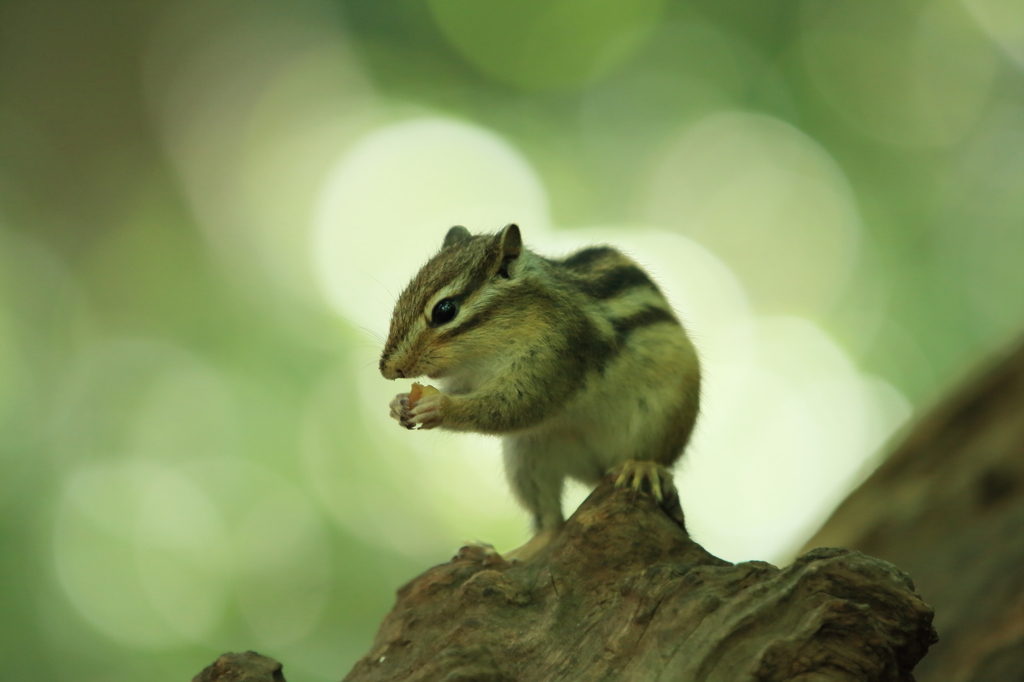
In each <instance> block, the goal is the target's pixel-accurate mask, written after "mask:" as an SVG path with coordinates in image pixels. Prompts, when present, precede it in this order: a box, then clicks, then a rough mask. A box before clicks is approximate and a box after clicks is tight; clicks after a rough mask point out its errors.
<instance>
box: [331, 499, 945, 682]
mask: <svg viewBox="0 0 1024 682" xmlns="http://www.w3.org/2000/svg"><path fill="white" fill-rule="evenodd" d="M931 621H932V611H931V609H930V608H929V607H928V606H927V605H925V604H924V602H922V601H921V599H920V598H919V597H918V596H917V595H916V594H915V593H914V591H913V584H912V583H911V582H910V579H909V578H908V577H907V576H906V574H904V573H903V572H902V571H900V570H899V569H897V568H896V567H895V566H892V565H890V564H888V563H886V562H884V561H880V560H878V559H874V558H871V557H868V556H865V555H863V554H860V553H857V552H850V551H847V550H842V549H818V550H814V551H812V552H809V553H807V554H805V555H804V556H802V557H800V558H799V559H798V560H797V561H796V562H795V563H794V564H793V565H792V566H790V567H788V568H785V569H781V570H780V569H778V568H776V567H774V566H771V565H769V564H767V563H764V562H759V561H755V562H747V563H742V564H736V565H733V564H730V563H727V562H725V561H722V560H721V559H717V558H715V557H713V556H711V555H710V554H708V553H707V552H706V551H705V550H704V549H703V548H702V547H700V545H698V544H696V543H694V542H693V541H692V540H691V539H690V538H689V536H688V535H687V534H686V532H685V531H684V530H683V529H682V528H681V527H680V526H679V525H678V524H677V523H676V522H675V521H673V520H672V518H670V516H669V515H668V514H666V513H665V512H664V511H663V510H662V509H661V508H659V507H658V505H657V504H656V503H655V502H654V501H653V499H652V498H651V497H650V496H648V495H646V494H644V493H640V494H637V493H634V492H632V491H630V490H625V489H615V488H613V487H612V486H610V485H607V484H605V485H602V486H600V487H599V488H598V489H597V490H595V491H594V493H593V494H592V495H591V496H590V498H589V499H588V500H587V501H586V502H585V503H584V504H583V505H582V506H581V507H580V509H579V510H578V511H577V512H576V513H575V514H574V515H573V517H572V518H571V519H570V520H569V522H568V523H567V525H566V527H565V529H564V531H563V532H562V533H561V534H560V535H559V537H558V538H557V539H556V540H555V541H554V542H553V544H552V545H550V546H549V547H548V548H547V549H545V550H544V551H543V552H542V553H541V554H540V555H539V556H538V557H536V558H535V559H534V560H533V561H530V562H527V563H525V564H509V563H507V562H505V561H504V560H502V559H501V558H500V557H497V556H495V555H493V554H491V553H488V552H487V551H486V550H484V549H483V548H480V547H467V548H464V549H463V550H462V551H461V552H460V553H459V555H458V556H456V557H455V558H453V559H452V561H451V562H450V563H448V564H443V565H441V566H436V567H434V568H432V569H430V570H428V571H427V572H426V573H424V574H423V575H421V576H419V577H418V578H416V579H414V580H413V581H412V582H410V583H409V584H407V585H405V586H404V587H402V588H401V589H400V590H399V592H398V600H397V603H396V605H395V607H394V609H393V610H392V611H391V613H390V614H388V616H387V617H386V618H385V620H384V623H383V624H382V626H381V628H380V631H379V632H378V634H377V638H376V640H375V642H374V644H373V647H372V648H371V650H370V652H369V653H368V654H367V655H366V656H365V657H364V658H363V659H362V660H360V661H359V662H358V663H357V664H356V665H355V667H354V668H353V670H352V671H351V672H350V673H349V675H348V676H347V677H346V678H345V680H346V682H370V681H373V682H383V681H385V680H409V681H426V680H448V681H454V680H489V681H492V682H499V681H501V682H505V681H511V680H520V681H525V680H545V681H547V680H644V681H647V680H654V679H661V680H706V681H707V682H715V681H718V680H721V681H726V680H728V681H729V682H735V681H736V680H802V681H806V682H810V681H811V680H850V681H853V680H858V681H865V680H912V679H913V677H912V676H911V670H912V669H913V668H914V665H915V664H916V663H917V662H918V660H920V658H921V657H922V656H924V654H925V652H926V651H927V650H928V647H929V645H930V644H931V643H932V642H933V641H934V636H935V634H934V630H933V629H932V627H931Z"/></svg>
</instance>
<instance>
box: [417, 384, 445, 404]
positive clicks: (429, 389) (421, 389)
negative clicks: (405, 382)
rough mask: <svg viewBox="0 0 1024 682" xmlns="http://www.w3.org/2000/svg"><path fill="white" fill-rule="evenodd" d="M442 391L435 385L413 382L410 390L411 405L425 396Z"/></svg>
mask: <svg viewBox="0 0 1024 682" xmlns="http://www.w3.org/2000/svg"><path fill="white" fill-rule="evenodd" d="M440 392H441V391H439V390H437V389H436V388H434V387H433V386H424V385H423V384H417V383H413V385H412V390H410V391H409V406H410V407H411V406H413V405H415V404H416V401H418V400H419V399H420V398H422V397H423V396H427V395H435V394H437V393H440Z"/></svg>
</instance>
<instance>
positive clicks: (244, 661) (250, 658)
mask: <svg viewBox="0 0 1024 682" xmlns="http://www.w3.org/2000/svg"><path fill="white" fill-rule="evenodd" d="M192 682H285V679H284V675H283V674H282V673H281V664H280V663H278V662H277V661H275V660H274V659H272V658H267V657H266V656H260V655H259V654H258V653H256V652H255V651H246V652H245V653H244V654H224V655H223V656H221V657H220V658H218V659H217V660H216V661H214V662H213V663H212V664H210V665H208V666H206V668H204V669H203V672H201V673H199V674H198V675H196V676H195V677H193V678H192Z"/></svg>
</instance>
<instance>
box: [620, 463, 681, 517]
mask: <svg viewBox="0 0 1024 682" xmlns="http://www.w3.org/2000/svg"><path fill="white" fill-rule="evenodd" d="M607 476H608V478H610V479H611V480H612V481H613V483H614V485H615V487H616V488H626V487H628V488H632V489H633V490H634V491H636V492H643V493H646V494H648V495H653V496H654V499H655V500H657V501H658V505H659V506H661V508H662V509H664V510H665V513H667V514H668V515H669V516H670V517H672V519H673V520H675V521H676V522H677V523H679V525H680V526H682V527H683V528H684V529H685V527H686V526H685V523H684V521H683V511H682V508H681V507H680V506H679V491H678V490H677V489H676V484H675V482H674V481H673V478H672V472H671V471H669V470H668V469H666V468H665V467H663V466H661V465H660V464H658V463H656V462H651V461H646V460H634V459H629V460H626V461H625V462H623V463H622V464H619V465H618V466H615V467H613V468H612V469H610V470H609V471H608V474H607Z"/></svg>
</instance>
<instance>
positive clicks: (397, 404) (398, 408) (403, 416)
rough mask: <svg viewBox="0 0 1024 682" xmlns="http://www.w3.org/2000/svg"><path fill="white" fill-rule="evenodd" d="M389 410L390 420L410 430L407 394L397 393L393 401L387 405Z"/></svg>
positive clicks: (411, 425)
mask: <svg viewBox="0 0 1024 682" xmlns="http://www.w3.org/2000/svg"><path fill="white" fill-rule="evenodd" d="M389 407H390V408H391V418H392V419H394V420H395V421H397V422H398V423H399V424H401V425H402V426H404V427H405V428H407V429H411V428H412V427H413V424H412V423H411V422H410V421H409V394H408V393H399V394H398V395H396V396H395V399H394V400H392V401H391V404H390V405H389Z"/></svg>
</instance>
